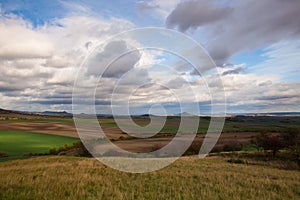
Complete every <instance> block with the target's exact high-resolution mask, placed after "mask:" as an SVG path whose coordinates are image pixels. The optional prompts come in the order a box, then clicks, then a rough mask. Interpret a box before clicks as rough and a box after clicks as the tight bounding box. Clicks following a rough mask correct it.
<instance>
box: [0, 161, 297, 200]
mask: <svg viewBox="0 0 300 200" xmlns="http://www.w3.org/2000/svg"><path fill="white" fill-rule="evenodd" d="M0 177H1V179H0V199H233V200H234V199H258V197H259V199H272V200H273V199H299V198H300V172H299V171H289V170H280V169H275V168H272V167H267V166H257V165H246V164H232V163H228V162H227V161H226V160H224V159H222V158H206V159H202V160H199V159H198V158H197V157H183V158H180V159H179V160H178V161H176V162H175V163H173V164H172V165H171V166H169V167H167V168H165V169H163V170H160V171H156V172H152V173H147V174H128V173H123V172H119V171H116V170H113V169H111V168H108V167H106V166H104V165H102V164H101V163H100V162H98V161H96V160H95V159H93V158H75V157H38V158H33V159H27V160H15V161H8V162H2V163H0Z"/></svg>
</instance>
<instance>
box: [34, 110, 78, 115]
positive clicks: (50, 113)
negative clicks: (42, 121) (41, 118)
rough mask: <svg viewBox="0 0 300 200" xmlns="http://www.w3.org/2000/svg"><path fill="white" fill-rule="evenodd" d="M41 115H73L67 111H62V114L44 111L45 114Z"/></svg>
mask: <svg viewBox="0 0 300 200" xmlns="http://www.w3.org/2000/svg"><path fill="white" fill-rule="evenodd" d="M40 114H43V115H72V113H68V112H66V111H61V112H58V111H44V112H41V113H40Z"/></svg>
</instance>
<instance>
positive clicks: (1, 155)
mask: <svg viewBox="0 0 300 200" xmlns="http://www.w3.org/2000/svg"><path fill="white" fill-rule="evenodd" d="M4 157H8V154H7V153H5V152H0V158H4Z"/></svg>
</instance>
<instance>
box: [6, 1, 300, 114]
mask: <svg viewBox="0 0 300 200" xmlns="http://www.w3.org/2000/svg"><path fill="white" fill-rule="evenodd" d="M299 10H300V1H299V0H264V1H256V0H244V1H238V0H211V1H207V0H185V1H180V0H174V1H168V0H149V1H132V0H128V1H127V0H124V1H99V0H75V1H65V0H53V1H30V0H14V1H10V0H7V1H6V0H0V70H1V79H0V108H4V109H12V110H22V111H45V110H51V111H68V112H75V113H76V112H86V113H89V112H90V111H91V110H88V109H85V108H83V109H82V110H72V95H74V94H73V86H74V81H75V80H77V79H80V83H81V85H80V88H78V91H80V97H78V99H80V102H85V103H87V99H88V97H87V96H89V95H95V102H96V105H95V108H96V111H97V113H99V114H109V113H112V111H115V112H117V113H119V114H124V113H126V112H128V110H129V112H130V113H131V114H145V113H150V114H174V113H182V112H189V113H194V114H207V113H210V112H211V110H212V109H211V106H212V105H213V104H212V102H211V94H212V93H214V94H215V93H217V92H218V91H223V89H224V94H225V96H226V110H227V113H255V112H256V113H257V112H259V113H262V112H297V111H298V112H299V111H300V106H299V105H300V92H299V91H300V90H299V88H300V20H299V19H300V12H299ZM145 27H158V28H164V29H168V30H174V31H178V32H179V33H182V34H184V35H185V36H187V37H188V38H190V39H191V40H193V41H196V42H197V43H199V44H201V45H202V46H203V47H204V48H205V50H206V51H207V52H208V54H209V55H210V56H211V58H212V60H213V61H214V63H215V65H216V67H211V66H209V65H206V64H204V63H203V66H204V67H203V71H202V72H201V74H198V73H195V67H194V66H193V65H191V63H189V62H188V60H185V59H184V58H182V57H180V56H179V55H176V54H174V53H172V52H169V51H166V50H161V49H147V48H146V46H145V44H146V43H148V42H149V41H150V40H151V39H150V38H151V34H150V33H149V38H147V34H144V35H143V36H138V37H137V36H136V35H135V34H128V36H126V38H125V39H124V38H121V39H120V38H119V39H114V38H113V39H111V38H112V37H113V36H115V35H116V34H120V33H124V32H126V31H129V30H133V29H137V28H145ZM162 38H163V37H162ZM162 38H152V39H153V40H158V42H159V43H162V44H165V43H166V44H165V45H166V46H170V48H171V47H172V46H174V47H176V46H177V47H178V46H180V45H182V51H185V53H189V55H195V56H196V55H197V54H199V52H197V51H196V50H195V49H193V47H190V46H184V44H183V43H182V41H181V40H178V41H176V42H175V43H171V42H170V43H168V42H167V40H163V39H162ZM147 40H149V41H147ZM180 47H181V46H180ZM126 52H127V53H126ZM123 53H126V54H125V55H123V56H121V55H122V54H123ZM111 61H113V63H111V65H110V66H109V67H108V68H107V69H105V67H104V66H106V65H108V64H109V63H110V62H111ZM100 73H102V75H101V76H100V77H99V74H100ZM218 79H220V80H221V81H222V83H220V81H217V80H218ZM95 85H96V88H95ZM95 91H96V92H95ZM93 92H95V93H93ZM76 95H78V94H76ZM221 96H222V95H221ZM221 96H218V95H215V98H216V99H215V102H216V104H218V103H220V102H221V100H222V97H221ZM73 97H74V96H73ZM85 103H83V105H84V104H85ZM128 105H130V106H129V108H127V107H126V106H128ZM195 105H197V106H198V107H199V109H200V111H198V110H197V109H195V107H194V106H195ZM214 106H215V105H214ZM216 106H217V105H216ZM125 108H126V109H125ZM220 112H221V111H220Z"/></svg>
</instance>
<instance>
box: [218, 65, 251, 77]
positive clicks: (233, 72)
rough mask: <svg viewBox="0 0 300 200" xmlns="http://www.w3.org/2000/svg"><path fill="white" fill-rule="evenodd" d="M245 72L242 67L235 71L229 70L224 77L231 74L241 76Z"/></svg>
mask: <svg viewBox="0 0 300 200" xmlns="http://www.w3.org/2000/svg"><path fill="white" fill-rule="evenodd" d="M244 71H245V69H244V68H242V67H237V68H235V69H232V70H228V71H226V72H224V73H223V74H222V75H223V76H226V75H229V74H239V73H241V72H244Z"/></svg>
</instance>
